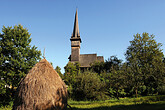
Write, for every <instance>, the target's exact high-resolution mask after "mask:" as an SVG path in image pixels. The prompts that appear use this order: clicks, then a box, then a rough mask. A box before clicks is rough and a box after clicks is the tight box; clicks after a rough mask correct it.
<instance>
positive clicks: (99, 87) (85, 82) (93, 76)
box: [73, 71, 105, 100]
mask: <svg viewBox="0 0 165 110" xmlns="http://www.w3.org/2000/svg"><path fill="white" fill-rule="evenodd" d="M75 79H76V81H75V82H74V84H73V98H74V99H76V100H104V96H105V95H104V93H103V91H104V90H105V88H104V82H102V81H101V80H100V78H99V75H98V74H97V73H92V72H91V71H85V72H84V73H82V74H79V75H77V76H76V77H75Z"/></svg>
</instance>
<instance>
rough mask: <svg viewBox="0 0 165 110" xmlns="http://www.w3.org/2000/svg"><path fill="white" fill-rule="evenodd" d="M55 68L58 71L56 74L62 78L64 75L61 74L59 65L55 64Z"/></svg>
mask: <svg viewBox="0 0 165 110" xmlns="http://www.w3.org/2000/svg"><path fill="white" fill-rule="evenodd" d="M55 70H56V72H57V73H58V75H59V76H60V77H61V78H62V79H63V78H64V76H63V74H62V73H61V68H60V67H59V66H56V68H55Z"/></svg>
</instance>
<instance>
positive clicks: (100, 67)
mask: <svg viewBox="0 0 165 110" xmlns="http://www.w3.org/2000/svg"><path fill="white" fill-rule="evenodd" d="M91 69H92V71H94V72H96V73H98V74H101V73H102V72H104V62H100V61H95V62H93V63H92V64H91Z"/></svg>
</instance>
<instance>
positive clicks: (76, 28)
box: [71, 9, 80, 38]
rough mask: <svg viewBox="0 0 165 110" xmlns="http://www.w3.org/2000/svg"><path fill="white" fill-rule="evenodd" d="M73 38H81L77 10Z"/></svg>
mask: <svg viewBox="0 0 165 110" xmlns="http://www.w3.org/2000/svg"><path fill="white" fill-rule="evenodd" d="M71 38H80V32H79V26H78V14H77V9H76V14H75V21H74V28H73V33H72V37H71Z"/></svg>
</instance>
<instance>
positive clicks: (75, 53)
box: [69, 10, 81, 62]
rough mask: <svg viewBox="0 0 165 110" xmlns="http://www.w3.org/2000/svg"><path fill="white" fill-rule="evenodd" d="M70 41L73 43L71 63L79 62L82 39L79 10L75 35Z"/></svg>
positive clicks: (74, 30)
mask: <svg viewBox="0 0 165 110" xmlns="http://www.w3.org/2000/svg"><path fill="white" fill-rule="evenodd" d="M70 41H71V56H70V58H69V59H70V61H71V62H72V61H73V62H76V61H79V59H80V43H81V38H80V32H79V26H78V15H77V10H76V14H75V21H74V28H73V33H72V36H71V38H70Z"/></svg>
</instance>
